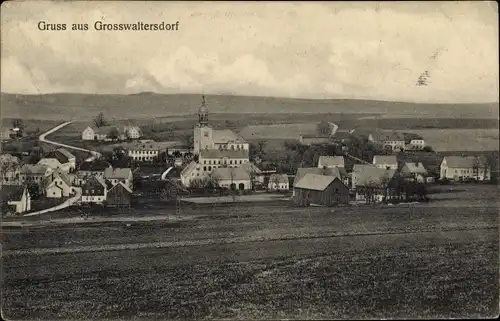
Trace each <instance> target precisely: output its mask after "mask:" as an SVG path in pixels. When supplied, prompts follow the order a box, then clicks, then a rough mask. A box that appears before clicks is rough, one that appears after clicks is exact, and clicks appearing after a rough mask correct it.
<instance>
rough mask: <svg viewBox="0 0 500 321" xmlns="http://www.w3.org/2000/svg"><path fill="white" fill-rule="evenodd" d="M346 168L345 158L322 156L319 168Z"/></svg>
mask: <svg viewBox="0 0 500 321" xmlns="http://www.w3.org/2000/svg"><path fill="white" fill-rule="evenodd" d="M325 167H326V168H334V167H344V156H320V157H319V159H318V168H325Z"/></svg>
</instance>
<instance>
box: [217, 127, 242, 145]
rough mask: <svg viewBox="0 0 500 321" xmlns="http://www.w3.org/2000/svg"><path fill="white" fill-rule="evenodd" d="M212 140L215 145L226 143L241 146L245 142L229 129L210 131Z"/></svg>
mask: <svg viewBox="0 0 500 321" xmlns="http://www.w3.org/2000/svg"><path fill="white" fill-rule="evenodd" d="M212 140H213V141H214V143H216V144H227V143H235V144H238V143H240V144H243V143H246V141H245V140H244V139H243V137H241V136H240V135H238V134H236V133H235V132H233V131H232V130H230V129H222V130H219V129H216V130H212Z"/></svg>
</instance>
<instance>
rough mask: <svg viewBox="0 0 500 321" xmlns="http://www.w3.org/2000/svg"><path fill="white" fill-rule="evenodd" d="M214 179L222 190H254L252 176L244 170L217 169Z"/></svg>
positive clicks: (214, 172)
mask: <svg viewBox="0 0 500 321" xmlns="http://www.w3.org/2000/svg"><path fill="white" fill-rule="evenodd" d="M212 175H213V177H214V179H216V180H217V183H218V185H219V186H220V187H222V188H229V189H232V190H249V189H251V188H252V184H251V181H250V175H249V174H248V172H247V171H245V170H244V169H243V168H228V167H226V168H216V169H214V171H213V174H212Z"/></svg>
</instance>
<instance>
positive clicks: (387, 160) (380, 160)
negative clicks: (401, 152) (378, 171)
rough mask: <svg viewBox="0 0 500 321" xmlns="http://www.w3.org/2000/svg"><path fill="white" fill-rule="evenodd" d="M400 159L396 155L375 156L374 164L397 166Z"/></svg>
mask: <svg viewBox="0 0 500 321" xmlns="http://www.w3.org/2000/svg"><path fill="white" fill-rule="evenodd" d="M397 163H398V159H397V157H396V155H388V156H386V155H375V156H373V164H375V165H379V164H380V165H381V164H397Z"/></svg>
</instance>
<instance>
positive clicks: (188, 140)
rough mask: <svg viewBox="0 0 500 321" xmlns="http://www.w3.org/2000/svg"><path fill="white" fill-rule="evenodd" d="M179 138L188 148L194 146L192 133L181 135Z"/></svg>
mask: <svg viewBox="0 0 500 321" xmlns="http://www.w3.org/2000/svg"><path fill="white" fill-rule="evenodd" d="M180 139H181V142H182V144H183V145H184V146H186V147H188V148H192V147H193V146H194V137H193V135H192V134H184V135H181V137H180Z"/></svg>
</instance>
